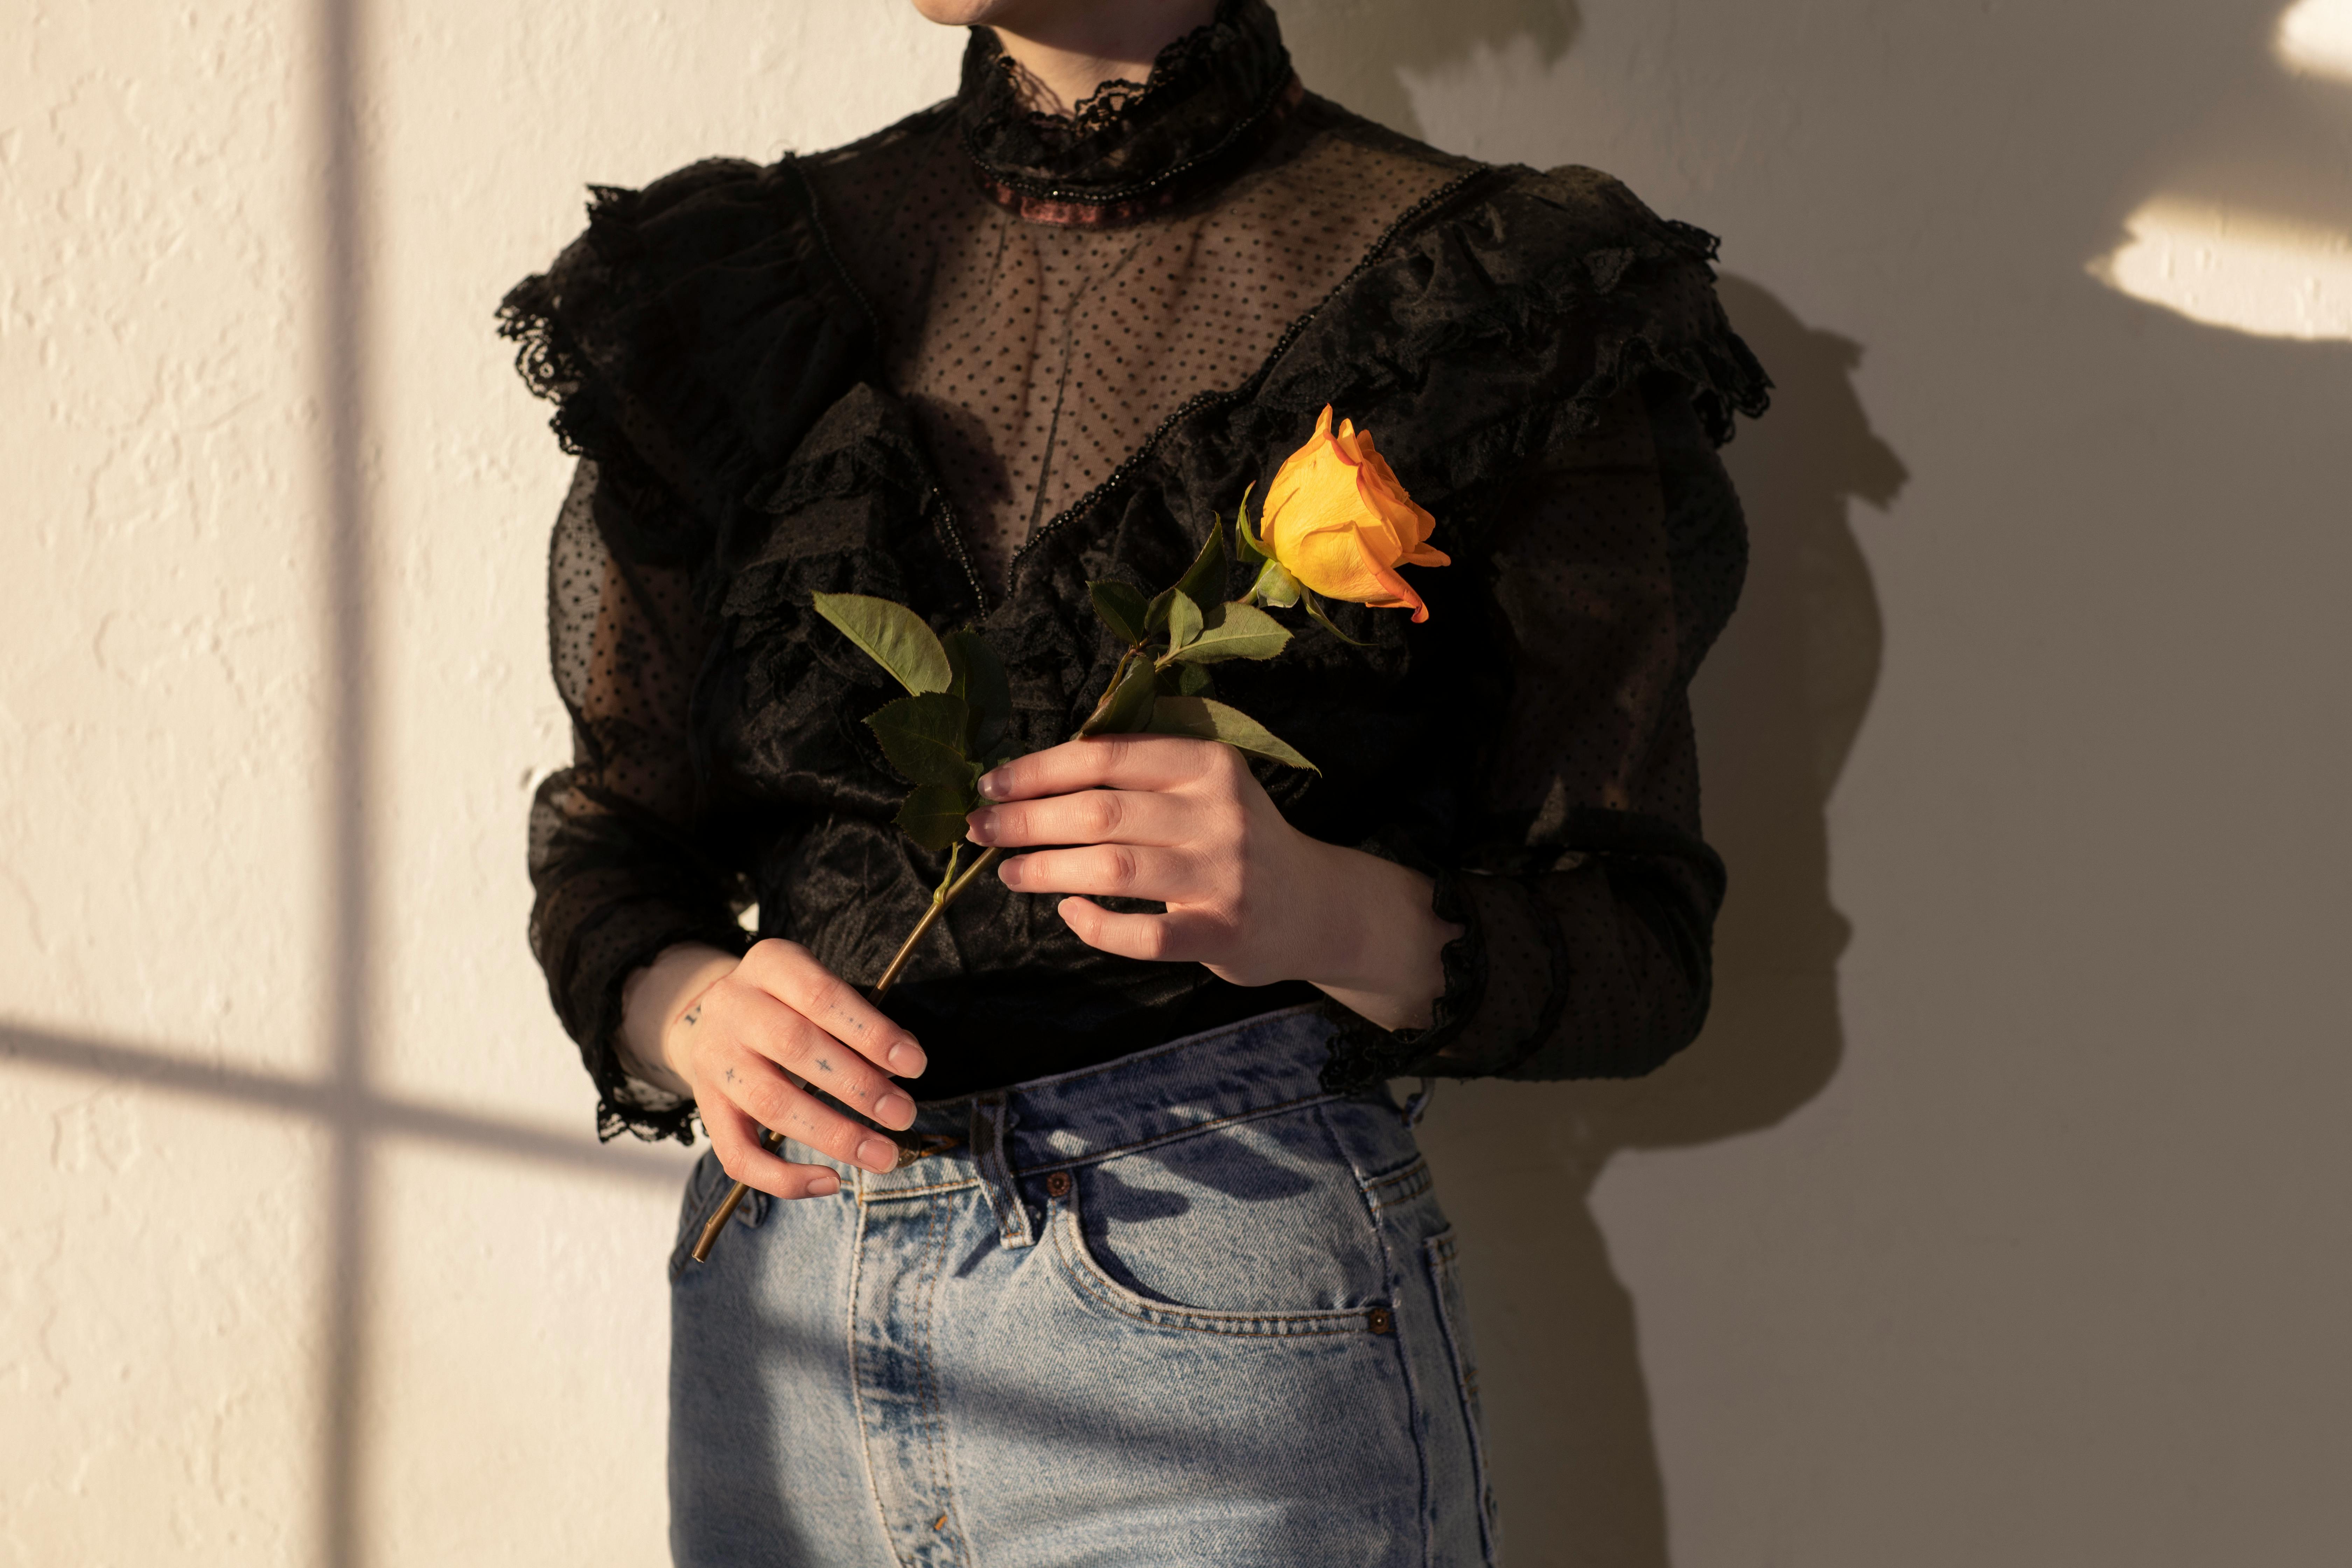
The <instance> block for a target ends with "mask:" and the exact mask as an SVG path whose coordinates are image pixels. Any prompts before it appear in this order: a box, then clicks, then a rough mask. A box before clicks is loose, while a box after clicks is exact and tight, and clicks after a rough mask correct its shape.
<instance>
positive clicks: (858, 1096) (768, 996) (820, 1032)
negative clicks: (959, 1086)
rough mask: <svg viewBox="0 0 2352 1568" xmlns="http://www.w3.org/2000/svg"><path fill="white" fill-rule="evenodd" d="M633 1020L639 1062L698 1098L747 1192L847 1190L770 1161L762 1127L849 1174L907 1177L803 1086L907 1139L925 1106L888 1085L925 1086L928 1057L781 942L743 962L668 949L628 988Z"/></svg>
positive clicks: (626, 1010) (717, 1146) (881, 1142)
mask: <svg viewBox="0 0 2352 1568" xmlns="http://www.w3.org/2000/svg"><path fill="white" fill-rule="evenodd" d="M622 1015H623V1024H622V1031H621V1033H622V1038H623V1041H624V1043H625V1045H627V1047H629V1049H630V1052H631V1054H633V1055H634V1056H635V1057H636V1058H637V1059H638V1060H639V1062H641V1063H643V1062H646V1061H647V1060H648V1059H649V1058H650V1059H652V1060H656V1061H658V1062H660V1063H661V1064H662V1065H663V1066H665V1067H666V1068H667V1069H668V1076H670V1077H673V1078H675V1079H677V1080H678V1082H677V1084H676V1085H674V1086H673V1087H676V1088H680V1089H683V1090H684V1091H685V1092H687V1093H689V1094H691V1095H692V1096H693V1097H694V1101H695V1105H696V1107H697V1109H698V1110H699V1111H700V1112H701V1115H702V1125H703V1127H704V1129H705V1130H706V1131H709V1134H710V1146H711V1148H712V1149H713V1150H714V1151H715V1152H717V1153H718V1155H719V1164H720V1165H722V1166H723V1167H725V1169H726V1171H727V1173H728V1174H729V1175H730V1176H732V1177H734V1178H735V1179H736V1180H737V1181H739V1182H741V1183H743V1184H745V1185H747V1186H752V1187H757V1188H758V1189H759V1190H760V1191H761V1192H763V1193H769V1194H773V1195H774V1196H776V1197H780V1198H815V1197H826V1196H830V1195H831V1194H834V1193H836V1192H839V1191H840V1190H841V1179H840V1177H839V1176H837V1175H836V1174H835V1173H834V1172H833V1171H832V1170H830V1169H828V1168H827V1167H825V1166H823V1165H803V1164H795V1163H793V1162H791V1161H788V1160H783V1159H780V1158H778V1157H777V1156H776V1155H774V1154H772V1153H771V1152H768V1150H767V1149H766V1148H764V1147H762V1146H761V1142H760V1129H761V1128H762V1127H767V1128H772V1129H773V1130H774V1131H778V1132H781V1133H783V1134H784V1135H785V1136H787V1137H790V1138H793V1139H797V1140H798V1141H799V1142H803V1143H805V1144H807V1145H808V1146H809V1147H811V1148H813V1149H816V1150H819V1151H821V1152H824V1153H825V1154H828V1155H830V1156H832V1157H833V1158H834V1159H836V1160H839V1161H840V1162H841V1163H844V1164H845V1165H860V1166H863V1167H864V1168H866V1170H869V1171H875V1172H882V1171H888V1170H892V1169H894V1168H895V1167H896V1166H897V1164H898V1144H896V1143H895V1142H891V1141H890V1140H889V1139H887V1138H885V1137H883V1136H882V1135H881V1134H879V1133H877V1132H876V1131H874V1130H873V1129H872V1128H870V1127H866V1126H864V1125H862V1124H861V1123H859V1122H857V1121H853V1120H852V1119H850V1118H849V1117H846V1116H845V1115H843V1114H842V1113H841V1112H840V1111H839V1110H835V1109H834V1108H833V1107H831V1106H829V1105H826V1104H824V1102H823V1101H821V1100H818V1099H817V1098H816V1097H815V1096H814V1095H812V1094H810V1093H809V1092H808V1090H807V1089H806V1088H804V1087H803V1085H804V1084H807V1085H814V1087H816V1088H818V1089H823V1090H824V1092H825V1093H826V1094H829V1095H831V1096H832V1097H833V1098H834V1099H835V1100H839V1101H841V1102H842V1103H843V1104H844V1105H848V1106H853V1107H855V1108H856V1109H857V1110H860V1111H862V1112H863V1113H865V1114H866V1116H868V1117H871V1118H872V1119H873V1120H874V1121H877V1122H879V1123H881V1124H882V1125H883V1126H885V1127H888V1128H892V1129H898V1130H903V1129H905V1128H907V1127H909V1126H912V1125H913V1123H914V1120H915V1101H914V1100H913V1098H912V1097H911V1096H910V1095H908V1093H907V1091H906V1090H905V1089H901V1088H900V1087H899V1086H898V1084H896V1083H894V1082H892V1081H891V1075H893V1074H896V1075H898V1077H900V1078H914V1077H916V1076H918V1075H919V1074H920V1073H921V1072H922V1070H923V1068H924V1066H925V1065H926V1064H925V1059H924V1057H923V1050H922V1047H920V1046H919V1045H917V1044H916V1043H915V1037H913V1036H912V1035H909V1034H908V1033H907V1031H906V1030H904V1029H902V1028H900V1027H899V1026H898V1025H896V1024H894V1023H892V1022H891V1021H890V1020H889V1019H887V1018H886V1017H884V1016H882V1014H881V1013H880V1012H879V1011H878V1010H877V1008H876V1007H875V1006H874V1005H873V1004H872V1003H870V1002H868V1001H866V998H865V997H863V996H861V995H859V994H857V990H856V987H855V986H852V985H851V984H849V983H848V982H846V981H845V980H843V979H841V978H840V977H838V976H837V975H835V974H833V973H830V972H829V971H827V970H826V969H825V967H824V965H823V964H821V963H817V961H816V960H815V959H814V957H812V956H811V955H810V953H809V952H808V950H807V949H806V948H804V947H802V946H800V945H799V944H798V943H796V942H782V941H778V940H775V939H773V938H771V939H770V940H768V941H766V942H761V943H759V944H758V945H757V946H755V947H753V948H752V949H751V952H747V953H745V954H744V955H743V957H742V958H741V960H740V961H738V960H737V959H735V958H734V957H732V956H731V955H730V954H728V953H726V952H721V951H719V949H717V948H713V947H703V946H698V945H692V944H687V945H680V946H677V947H673V948H670V949H668V950H667V952H663V953H662V955H661V956H660V957H659V958H657V959H656V960H655V961H654V962H653V963H651V964H649V965H647V966H646V968H644V969H642V970H639V971H638V972H637V973H635V975H632V976H631V977H630V980H629V983H628V986H627V988H626V989H625V991H624V992H623V994H622ZM656 1042H657V1045H656ZM648 1046H655V1048H654V1049H648V1048H647V1047H648ZM656 1053H657V1054H656Z"/></svg>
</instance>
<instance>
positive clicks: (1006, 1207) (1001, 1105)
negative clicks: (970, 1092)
mask: <svg viewBox="0 0 2352 1568" xmlns="http://www.w3.org/2000/svg"><path fill="white" fill-rule="evenodd" d="M1019 1120H1020V1118H1019V1117H1018V1116H1016V1115H1015V1114H1014V1113H1013V1109H1012V1107H1010V1106H1008V1105H1007V1104H1005V1102H1004V1095H1003V1091H1001V1090H999V1091H996V1092H993V1093H990V1094H983V1095H982V1096H981V1097H980V1098H979V1099H978V1100H973V1101H972V1103H971V1159H972V1166H973V1168H974V1169H975V1170H977V1171H978V1172H979V1173H980V1190H981V1193H982V1195H983V1196H984V1197H986V1198H987V1199H988V1207H989V1212H990V1213H992V1214H993V1215H995V1216H996V1235H997V1239H999V1240H1000V1241H1002V1242H1003V1243H1004V1245H1005V1246H1007V1247H1031V1246H1034V1245H1035V1244H1036V1240H1037V1237H1036V1233H1035V1232H1034V1231H1033V1230H1031V1229H1030V1227H1029V1205H1026V1204H1024V1203H1023V1202H1022V1201H1021V1193H1020V1190H1019V1189H1018V1188H1017V1187H1015V1186H1014V1185H1013V1166H1012V1163H1011V1162H1010V1161H1008V1160H1007V1159H1006V1158H1005V1155H1004V1141H1005V1134H1006V1133H1007V1132H1009V1131H1012V1128H1013V1122H1015V1121H1019Z"/></svg>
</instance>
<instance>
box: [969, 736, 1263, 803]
mask: <svg viewBox="0 0 2352 1568" xmlns="http://www.w3.org/2000/svg"><path fill="white" fill-rule="evenodd" d="M1231 751H1232V748H1231V747H1229V746H1224V745H1221V744H1220V743H1218V742H1215V741H1196V740H1194V739H1192V737H1190V736H1187V735H1095V736H1090V737H1088V738H1087V739H1086V740H1083V741H1065V742H1062V743H1061V744H1060V745H1058V746H1049V747H1047V748H1046V749H1045V750H1044V751H1042V752H1030V753H1029V754H1028V755H1027V756H1025V757H1015V758H1013V761H1011V762H1009V763H1005V764H1004V765H1003V767H1000V768H997V769H996V770H994V771H993V772H992V773H985V774H983V775H982V777H981V781H980V793H981V796H982V798H983V799H985V800H991V801H1008V800H1034V799H1035V798H1037V797H1038V796H1040V795H1069V794H1072V793H1073V792H1075V791H1077V790H1082V789H1096V788H1099V787H1102V786H1104V785H1108V786H1109V787H1110V788H1113V789H1136V790H1163V789H1174V788H1175V787H1177V786H1178V785H1180V784H1191V783H1192V782H1194V781H1195V780H1198V779H1201V778H1203V777H1207V776H1209V774H1210V773H1212V771H1213V770H1214V769H1218V768H1221V767H1223V766H1224V765H1225V763H1224V762H1223V758H1222V757H1221V755H1220V753H1230V752H1231Z"/></svg>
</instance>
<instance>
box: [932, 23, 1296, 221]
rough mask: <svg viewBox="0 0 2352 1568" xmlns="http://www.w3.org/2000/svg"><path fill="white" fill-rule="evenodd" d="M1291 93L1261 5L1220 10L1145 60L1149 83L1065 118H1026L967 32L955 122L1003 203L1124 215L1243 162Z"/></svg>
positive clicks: (1116, 90) (1004, 70) (1013, 91)
mask: <svg viewBox="0 0 2352 1568" xmlns="http://www.w3.org/2000/svg"><path fill="white" fill-rule="evenodd" d="M1292 83H1293V78H1292V75H1291V69H1290V54H1289V51H1288V50H1286V49H1285V48H1284V47H1283V46H1282V34H1281V30H1280V28H1279V27H1278V26H1276V23H1275V19H1274V13H1273V12H1272V11H1270V10H1268V9H1267V8H1266V5H1265V0H1223V3H1222V4H1221V5H1219V6H1218V7H1217V14H1216V16H1214V17H1213V19H1212V20H1211V21H1209V22H1208V23H1207V24H1205V25H1204V26H1200V27H1196V28H1194V29H1193V30H1192V32H1190V33H1187V34H1185V35H1184V36H1183V37H1180V38H1178V39H1176V40H1175V41H1174V42H1173V43H1171V44H1170V45H1168V47H1165V48H1163V49H1161V50H1160V53H1159V54H1158V55H1157V56H1155V57H1154V58H1153V60H1152V66H1151V73H1150V79H1148V80H1146V81H1142V82H1133V81H1127V80H1123V79H1121V80H1114V81H1108V82H1105V83H1104V84H1103V85H1102V86H1101V87H1099V88H1097V89H1096V90H1095V92H1094V93H1093V94H1091V95H1090V96H1088V97H1087V98H1086V99H1085V100H1081V101H1080V102H1079V103H1078V105H1077V106H1076V111H1075V112H1074V113H1073V114H1071V115H1069V116H1066V117H1065V116H1062V115H1054V114H1041V113H1039V112H1037V111H1036V110H1035V109H1034V107H1033V105H1032V102H1031V96H1030V93H1029V92H1028V91H1027V90H1026V89H1024V84H1023V81H1022V79H1021V75H1020V70H1019V67H1018V66H1017V65H1016V64H1015V62H1014V61H1013V58H1012V57H1011V56H1009V55H1007V54H1005V53H1004V51H1003V46H1002V45H1000V44H999V43H998V42H997V41H996V37H995V35H994V34H992V33H991V32H990V31H989V30H988V29H987V28H985V27H974V28H973V29H972V36H971V45H970V47H968V48H967V50H966V51H965V55H964V66H963V89H962V91H961V93H960V94H959V95H958V103H957V110H958V113H959V114H960V116H961V121H962V136H963V145H964V150H965V152H966V153H969V154H970V155H971V160H972V162H973V163H975V164H976V165H977V166H978V167H979V169H980V170H981V172H982V174H983V175H984V176H985V178H986V181H987V183H988V184H990V185H992V187H995V188H997V189H999V190H1000V191H1002V192H1003V194H1004V195H1005V196H1009V197H1012V198H1015V200H1016V201H1017V199H1018V198H1027V199H1028V200H1029V201H1030V202H1033V203H1041V204H1046V205H1047V206H1048V207H1049V208H1051V207H1061V208H1066V209H1073V213H1075V210H1076V209H1080V208H1093V209H1097V210H1099V209H1112V208H1117V209H1120V211H1121V212H1122V214H1125V215H1132V214H1133V213H1137V212H1141V211H1146V210H1150V208H1151V207H1154V206H1156V205H1160V203H1161V201H1163V200H1172V199H1179V198H1181V196H1182V195H1187V194H1190V193H1192V192H1193V191H1196V190H1198V189H1200V188H1201V187H1202V184H1205V183H1207V182H1209V181H1211V180H1213V179H1214V178H1215V177H1216V176H1217V175H1219V174H1223V173H1224V172H1226V171H1228V170H1230V169H1232V168H1234V167H1236V166H1237V165H1238V164H1239V163H1243V162H1245V161H1246V160H1247V158H1248V156H1249V154H1250V153H1253V152H1255V150H1256V149H1257V148H1258V147H1259V146H1260V145H1261V144H1262V143H1263V140H1264V133H1265V131H1266V130H1267V128H1268V126H1269V123H1270V122H1272V121H1276V120H1278V119H1279V117H1280V115H1281V113H1282V111H1283V110H1284V109H1285V108H1286V105H1287V103H1288V102H1289V101H1290V98H1291V95H1290V94H1289V93H1288V92H1286V89H1289V88H1290V87H1291V86H1292ZM1000 199H1003V198H1002V197H1001V198H1000ZM1047 216H1049V218H1050V217H1051V214H1050V213H1048V214H1047ZM1052 221H1064V222H1080V221H1087V219H1086V218H1084V217H1083V216H1071V215H1065V216H1060V217H1058V218H1052Z"/></svg>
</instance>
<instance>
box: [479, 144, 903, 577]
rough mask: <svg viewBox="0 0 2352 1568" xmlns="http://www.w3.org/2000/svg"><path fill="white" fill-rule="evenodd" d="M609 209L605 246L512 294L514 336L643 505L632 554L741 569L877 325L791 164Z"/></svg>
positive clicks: (577, 442)
mask: <svg viewBox="0 0 2352 1568" xmlns="http://www.w3.org/2000/svg"><path fill="white" fill-rule="evenodd" d="M593 196H594V199H593V201H592V202H591V203H590V205H589V209H588V228H587V232H586V233H584V234H583V235H582V236H581V237H580V238H579V239H578V240H577V241H575V242H574V243H573V244H572V246H571V247H569V248H567V249H566V250H565V251H564V252H563V254H562V256H560V257H559V258H557V259H556V262H555V264H554V266H552V267H551V268H549V269H548V270H547V271H546V272H544V273H541V274H537V275H535V276H533V277H530V278H527V279H524V280H523V281H522V282H521V283H520V284H518V285H516V287H515V288H514V289H513V290H511V291H510V292H509V294H508V295H507V297H506V299H505V300H504V301H503V302H502V303H501V304H500V306H499V331H500V333H501V334H502V335H503V336H505V337H507V338H509V339H510V340H512V341H514V342H516V343H518V344H519V345H520V346H519V348H518V351H517V354H516V364H517V368H518V369H519V370H520V372H521V374H522V376H523V379H524V380H525V382H527V383H528V384H530V388H531V390H532V391H533V392H535V393H537V394H538V395H540V396H541V397H544V398H547V399H548V400H550V401H551V402H552V403H554V405H556V406H555V413H554V416H553V417H552V419H551V425H552V426H553V427H554V430H555V432H556V436H557V437H558V439H560V440H561V441H562V444H563V447H564V450H566V451H568V452H572V453H573V454H575V455H577V456H582V457H586V458H593V459H594V460H595V461H596V463H597V464H598V466H599V468H600V469H601V470H602V472H603V474H604V480H605V482H606V483H607V484H609V485H611V486H613V487H614V490H615V491H616V493H617V494H618V495H619V496H620V497H621V499H622V500H624V501H625V503H626V504H625V507H622V508H618V509H615V515H617V516H625V517H626V518H627V519H628V520H629V522H628V525H627V526H628V527H629V529H630V532H629V536H628V537H626V538H616V539H614V540H612V541H611V542H612V544H613V548H614V551H615V552H617V553H619V554H621V555H622V556H624V557H625V558H626V559H629V560H632V561H637V562H641V563H648V564H656V565H680V564H692V565H695V566H697V567H699V568H709V567H711V566H715V565H718V564H720V563H725V562H727V561H730V560H731V559H733V558H734V556H735V552H736V544H737V541H738V540H739V538H740V535H741V534H742V532H743V531H744V530H745V528H746V526H747V525H750V524H753V523H756V522H757V521H758V520H759V518H760V516H761V510H760V507H759V500H760V499H761V495H762V494H763V492H764V491H765V490H766V489H770V488H772V483H773V480H774V477H775V475H776V474H777V473H778V472H779V471H780V470H781V469H782V466H783V464H784V462H785V460H786V459H787V458H790V457H791V455H792V452H793V448H794V447H796V446H797V445H798V444H799V442H800V439H801V437H803V435H805V434H806V433H807V431H808V430H809V428H810V426H813V425H814V424H815V423H816V421H817V419H818V418H819V416H822V415H823V414H824V412H825V410H826V409H827V408H829V407H831V406H832V405H833V404H834V402H835V400H836V399H837V398H838V397H839V396H840V395H841V394H842V393H843V392H844V391H845V390H846V389H847V387H848V386H849V385H850V384H852V383H854V382H855V381H856V380H857V379H858V378H859V377H860V376H862V375H865V374H868V373H869V371H870V368H871V361H872V355H873V329H872V323H871V321H870V319H869V318H868V316H867V313H866V310H865V309H864V307H863V305H862V304H861V303H860V302H859V301H858V300H857V299H856V294H855V291H854V290H853V289H850V288H849V287H848V285H847V284H846V282H845V280H844V279H842V277H841V276H840V273H839V271H838V269H837V268H835V267H834V266H833V265H832V262H831V260H830V258H828V257H826V256H825V254H824V242H823V238H822V236H821V234H820V232H819V230H818V228H817V226H816V225H815V224H814V221H813V212H812V206H813V204H812V202H811V200H810V197H809V195H808V192H807V189H806V186H805V184H803V182H802V180H801V179H800V177H799V174H798V171H797V169H796V168H795V167H794V165H793V163H792V161H791V160H789V159H787V160H785V161H784V162H782V163H777V164H773V165H772V166H770V167H767V168H760V167H757V166H755V165H752V164H750V163H741V162H739V161H735V160H725V159H714V160H710V161H709V162H706V163H696V164H693V165H691V166H689V167H688V168H685V169H681V170H679V171H678V172H677V173H676V174H669V175H667V176H665V177H664V178H662V179H660V180H657V181H656V182H655V183H654V184H651V185H649V186H647V187H646V188H645V189H644V190H642V191H634V190H623V189H617V188H614V187H611V186H597V187H594V188H593ZM707 585H708V584H706V586H707Z"/></svg>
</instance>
